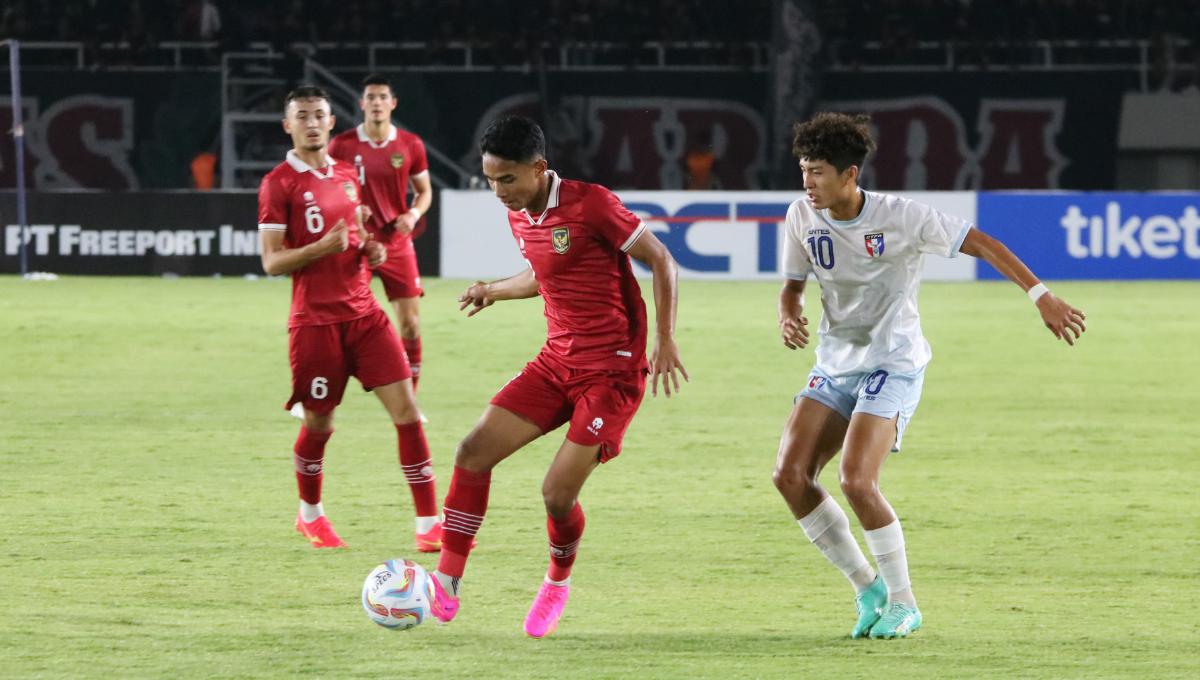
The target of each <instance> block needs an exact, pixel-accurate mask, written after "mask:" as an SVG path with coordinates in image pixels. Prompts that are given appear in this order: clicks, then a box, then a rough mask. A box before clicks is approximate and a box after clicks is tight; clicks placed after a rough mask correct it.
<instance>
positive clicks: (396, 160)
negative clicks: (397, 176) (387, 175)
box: [392, 153, 404, 170]
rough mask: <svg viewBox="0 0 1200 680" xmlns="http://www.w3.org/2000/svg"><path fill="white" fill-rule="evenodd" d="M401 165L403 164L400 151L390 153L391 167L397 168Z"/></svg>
mask: <svg viewBox="0 0 1200 680" xmlns="http://www.w3.org/2000/svg"><path fill="white" fill-rule="evenodd" d="M401 165H404V154H402V153H394V154H392V167H393V168H396V169H397V170H399V169H400V166H401Z"/></svg>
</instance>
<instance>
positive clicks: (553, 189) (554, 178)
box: [521, 170, 562, 227]
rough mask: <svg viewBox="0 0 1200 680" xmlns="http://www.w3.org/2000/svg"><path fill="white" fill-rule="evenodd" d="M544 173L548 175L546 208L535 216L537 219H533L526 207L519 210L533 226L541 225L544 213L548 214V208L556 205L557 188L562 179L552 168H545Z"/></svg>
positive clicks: (560, 184)
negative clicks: (548, 193)
mask: <svg viewBox="0 0 1200 680" xmlns="http://www.w3.org/2000/svg"><path fill="white" fill-rule="evenodd" d="M546 174H547V175H550V197H549V198H547V199H546V209H545V210H543V211H542V214H541V215H538V216H537V219H534V218H533V215H530V214H529V210H528V209H526V208H521V212H522V213H524V214H525V219H527V220H529V223H530V224H531V225H533V226H535V227H540V226H542V220H544V219H546V215H549V214H550V209H551V208H557V207H558V188H559V187H560V186H562V179H561V178H559V176H558V173H556V172H554V171H553V170H547V171H546Z"/></svg>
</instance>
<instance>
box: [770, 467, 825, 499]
mask: <svg viewBox="0 0 1200 680" xmlns="http://www.w3.org/2000/svg"><path fill="white" fill-rule="evenodd" d="M771 481H773V482H774V483H775V488H776V489H779V492H780V493H782V494H783V495H785V496H791V495H794V494H799V493H804V492H805V491H808V490H809V489H812V488H814V487H816V485H817V480H816V478H815V477H813V476H812V475H809V474H807V473H805V472H804V471H803V470H797V469H796V468H794V467H776V468H775V472H773V473H772V474H771Z"/></svg>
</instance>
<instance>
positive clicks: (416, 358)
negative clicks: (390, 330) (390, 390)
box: [400, 336, 421, 392]
mask: <svg viewBox="0 0 1200 680" xmlns="http://www.w3.org/2000/svg"><path fill="white" fill-rule="evenodd" d="M400 341H401V342H403V343H404V353H405V354H407V355H408V365H409V367H410V368H412V381H413V392H416V391H417V383H418V382H419V381H420V380H421V337H420V336H417V337H415V338H400Z"/></svg>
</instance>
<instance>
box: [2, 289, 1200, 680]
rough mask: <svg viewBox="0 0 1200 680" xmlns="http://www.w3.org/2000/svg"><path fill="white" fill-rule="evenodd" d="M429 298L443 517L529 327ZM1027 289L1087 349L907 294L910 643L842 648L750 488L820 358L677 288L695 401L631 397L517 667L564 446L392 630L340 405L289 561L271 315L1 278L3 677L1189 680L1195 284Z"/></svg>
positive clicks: (173, 295) (526, 348) (1199, 450)
mask: <svg viewBox="0 0 1200 680" xmlns="http://www.w3.org/2000/svg"><path fill="white" fill-rule="evenodd" d="M427 284H428V286H429V289H428V295H427V297H426V298H425V300H424V302H423V304H422V313H423V319H424V320H423V324H424V333H423V335H424V342H425V366H424V376H423V382H422V384H421V390H420V401H421V404H422V408H423V409H424V411H425V412H426V413H427V414H428V416H429V417H430V419H431V421H432V422H431V423H430V424H429V425H428V426H427V430H426V431H427V433H428V436H429V440H430V444H431V446H432V449H433V452H434V462H435V467H436V469H437V472H438V474H439V495H442V494H444V492H445V489H446V486H447V484H448V483H449V478H450V470H451V464H452V458H453V452H454V447H455V444H456V442H457V441H458V439H459V438H461V437H462V435H464V434H465V433H466V432H467V431H468V429H469V428H470V427H471V425H472V424H473V422H474V421H475V419H476V418H477V417H478V415H479V413H480V412H481V411H482V409H483V407H484V405H485V404H486V402H487V400H488V398H489V397H490V396H491V395H492V394H493V393H494V392H495V391H496V390H497V389H498V388H499V387H500V386H501V385H502V384H503V383H504V382H505V381H506V380H508V378H510V377H511V376H512V375H513V374H514V373H515V372H516V371H517V370H518V369H519V368H520V367H521V366H522V365H523V362H524V361H526V360H528V359H529V358H531V357H532V356H533V355H534V353H535V352H536V351H537V349H538V347H539V346H540V343H541V341H542V339H543V334H544V329H545V326H544V322H543V320H542V316H541V303H540V301H538V300H530V301H522V302H509V303H504V304H501V305H498V306H496V307H494V308H491V309H488V310H486V311H485V312H484V313H482V314H480V315H479V316H477V317H475V318H472V319H466V318H465V317H464V316H463V315H462V314H460V313H459V312H458V311H457V304H456V303H455V301H454V300H455V298H456V296H457V295H458V294H459V292H460V291H461V289H462V287H463V282H461V281H439V280H430V281H428V282H427ZM643 287H644V288H645V289H648V288H649V286H648V285H646V286H643ZM1053 287H1054V289H1055V290H1056V291H1057V292H1059V293H1060V294H1062V295H1063V297H1065V298H1067V299H1068V300H1069V301H1071V302H1072V303H1074V304H1075V305H1076V306H1079V307H1082V308H1084V309H1085V310H1086V311H1087V313H1088V325H1089V328H1090V330H1089V331H1088V333H1087V335H1086V336H1085V338H1084V339H1083V341H1082V342H1081V343H1080V344H1079V345H1078V346H1077V347H1075V348H1073V349H1072V348H1069V347H1067V346H1066V345H1065V344H1062V343H1059V342H1056V341H1055V340H1054V339H1053V338H1052V337H1051V336H1050V335H1049V333H1047V332H1046V331H1045V329H1043V328H1042V327H1041V324H1040V321H1039V318H1038V316H1037V314H1036V312H1035V310H1034V309H1033V307H1032V306H1031V305H1030V304H1029V301H1028V300H1027V299H1026V298H1025V296H1024V295H1022V294H1021V293H1020V291H1018V290H1017V289H1016V288H1014V287H1012V286H1010V285H1007V284H1003V285H1002V284H990V283H968V284H926V285H925V286H924V290H923V291H922V294H921V306H922V311H923V320H924V327H925V331H926V334H927V335H928V337H929V339H930V341H931V343H932V344H933V347H934V355H935V358H934V361H933V363H932V364H931V365H930V367H929V370H928V373H927V380H926V381H925V392H924V398H923V400H922V402H921V406H920V408H919V409H918V411H917V415H916V417H915V418H914V420H913V422H912V425H911V426H910V429H909V430H908V433H907V436H906V437H905V442H904V443H905V447H904V449H905V450H904V452H903V453H902V454H900V455H898V456H894V457H892V458H891V459H890V460H889V461H888V463H887V465H886V466H885V468H884V476H883V481H882V487H883V490H884V492H885V494H887V496H888V498H889V499H890V500H891V502H892V503H893V505H894V506H895V507H896V508H897V510H898V512H899V514H900V516H901V519H902V520H903V522H904V528H905V532H906V535H907V539H908V548H909V562H910V566H911V569H912V575H913V583H914V589H915V592H916V594H917V596H918V598H919V599H920V602H921V607H922V611H923V613H924V614H925V622H926V623H925V628H924V629H923V630H922V631H921V632H919V633H918V634H917V635H915V636H914V637H913V638H911V639H909V640H902V641H889V642H881V641H852V640H850V639H849V638H848V632H849V629H850V626H851V624H852V622H853V604H852V593H851V591H850V588H849V586H848V584H847V583H846V582H845V581H844V579H843V578H842V577H841V576H840V575H839V574H837V572H836V571H835V570H834V569H833V568H832V567H831V566H829V565H828V564H827V563H826V562H825V561H824V559H823V558H822V557H821V556H820V554H819V553H818V552H817V551H816V550H815V549H814V548H813V547H812V546H811V545H810V544H809V543H808V542H807V540H805V538H804V535H803V534H802V533H801V531H800V529H799V527H797V526H796V525H795V522H794V521H793V520H792V519H791V517H790V516H789V514H788V512H787V509H786V507H785V506H784V504H783V502H782V500H781V499H780V498H779V497H778V494H777V493H776V491H775V489H774V488H773V486H772V484H771V479H770V474H771V469H772V466H773V463H774V458H775V450H776V445H777V442H778V437H779V432H780V428H781V427H782V425H783V423H784V420H785V418H786V416H787V414H788V411H789V409H790V408H791V399H792V395H793V394H794V393H795V392H796V391H798V390H799V389H800V387H801V385H802V383H803V381H804V379H805V376H806V374H807V371H808V369H809V368H810V366H811V365H812V356H813V355H812V352H811V350H806V351H800V352H790V351H788V350H786V349H785V348H784V347H783V346H782V345H781V344H780V343H779V341H778V338H777V334H776V326H775V304H776V299H777V298H776V294H777V291H778V288H779V286H778V284H776V283H718V282H685V283H684V284H683V285H682V287H681V296H680V313H679V329H678V341H679V346H680V348H681V351H682V356H683V360H684V362H685V364H686V366H687V368H688V370H689V371H690V373H691V375H692V382H691V384H689V385H686V386H685V387H684V389H683V393H682V394H681V395H679V396H678V397H677V398H672V399H670V400H665V399H663V398H662V397H661V396H660V397H659V398H658V399H651V398H650V396H649V394H647V397H646V400H645V402H644V403H643V405H642V408H641V412H640V414H639V415H638V418H637V419H636V420H635V421H634V425H633V427H632V428H631V430H630V432H629V435H628V437H627V439H626V442H625V452H624V453H623V454H622V455H621V457H620V458H618V459H617V460H616V461H614V462H613V463H611V464H609V465H606V466H605V467H603V468H602V469H600V470H599V471H598V472H597V474H595V475H594V476H593V478H592V480H591V482H590V483H589V485H588V486H587V487H586V488H585V489H584V493H583V496H582V502H583V504H584V507H585V508H586V510H587V513H588V529H587V533H586V535H585V536H584V540H583V544H582V547H581V550H580V558H579V561H578V563H577V565H576V570H575V579H574V586H573V592H572V597H571V602H570V605H569V606H568V608H567V612H566V615H565V616H564V618H563V621H562V623H561V625H560V626H559V629H558V632H557V633H556V634H555V635H554V636H552V637H551V638H548V639H545V640H541V641H538V640H531V639H528V638H526V637H525V636H524V635H523V633H522V631H521V622H522V619H523V617H524V614H525V611H526V609H527V608H528V606H529V602H530V601H531V599H532V596H533V594H534V592H535V589H536V588H537V585H538V583H539V582H540V579H541V577H542V573H543V570H544V567H545V564H546V561H547V558H546V546H545V530H544V514H543V510H542V506H541V499H540V493H539V489H540V483H541V476H542V474H543V472H544V470H545V468H546V465H547V463H548V458H549V456H550V455H551V454H552V453H553V451H554V450H555V448H556V447H557V445H558V443H559V442H560V440H561V437H562V433H561V432H558V433H554V434H551V435H549V436H547V437H545V438H544V439H543V440H541V441H539V442H536V443H535V444H533V445H531V446H529V447H528V448H527V449H526V450H524V451H522V452H520V453H519V454H518V455H516V456H514V457H513V458H511V459H510V460H508V461H507V462H505V463H504V464H502V465H501V466H500V467H499V468H498V469H497V471H496V473H495V482H494V486H493V489H492V500H491V507H490V510H489V512H488V516H487V520H486V522H485V523H484V526H483V529H482V531H481V533H480V535H479V540H480V545H479V548H478V549H477V551H476V552H475V553H474V554H473V555H472V558H471V562H470V564H469V566H468V568H467V575H466V579H465V581H464V591H463V594H464V599H463V602H464V604H463V609H462V612H461V613H460V615H459V617H458V619H457V620H456V621H455V622H454V623H453V624H452V625H450V626H446V627H439V626H435V625H432V624H430V625H425V626H422V627H419V628H417V629H415V630H413V631H409V632H392V631H388V630H384V629H382V628H379V627H377V626H375V625H374V624H372V623H370V621H368V619H367V617H366V616H365V615H364V613H363V611H362V608H361V606H360V604H359V589H360V587H361V584H362V580H363V578H364V577H365V576H366V574H367V572H368V571H370V569H371V568H372V567H373V566H375V565H376V564H377V563H379V562H380V561H382V560H384V559H385V558H389V557H397V556H402V557H415V558H416V559H418V560H420V561H421V562H422V563H424V564H426V565H432V564H433V563H434V561H433V559H431V558H430V557H429V556H417V555H416V554H415V553H414V551H413V548H412V533H411V532H412V520H411V515H412V511H411V500H410V498H409V494H408V489H407V487H406V486H405V484H404V482H403V477H402V475H401V474H400V470H399V468H398V465H397V462H396V453H395V433H394V431H393V429H392V427H391V426H390V425H389V424H388V422H387V419H386V416H385V415H384V413H383V411H382V409H381V407H380V406H379V405H378V403H377V402H376V400H375V399H374V398H373V397H372V396H370V395H367V394H364V393H363V392H362V391H361V390H359V389H358V388H357V386H356V385H353V384H352V386H351V388H350V389H349V390H348V392H347V396H346V399H345V401H344V403H343V405H342V407H341V409H340V410H339V412H338V417H337V422H336V427H337V433H336V434H335V435H334V437H333V439H332V441H331V443H330V446H329V449H328V457H327V467H326V482H325V484H326V486H325V504H326V509H327V511H328V512H329V514H330V517H331V519H332V520H333V521H334V523H335V525H336V526H337V527H338V530H339V531H340V532H341V534H342V537H343V538H344V539H345V540H346V541H347V542H348V543H349V545H350V546H351V548H350V549H349V550H345V551H328V552H327V551H314V550H312V549H311V548H309V547H308V544H307V542H306V541H305V540H304V539H303V538H302V537H300V536H299V535H298V534H296V533H295V531H294V530H293V529H292V520H293V518H294V515H295V512H296V491H295V482H294V479H293V475H292V467H291V445H292V442H293V440H294V438H295V434H296V429H297V422H296V421H295V420H293V419H291V418H290V417H288V415H287V414H286V413H285V412H284V411H283V410H281V405H282V403H283V401H284V399H285V397H286V396H287V391H288V384H289V378H288V375H289V374H288V366H287V359H286V331H285V327H284V326H285V317H286V311H287V306H288V299H289V295H290V286H289V284H288V283H287V282H286V281H284V280H259V281H245V280H240V279H223V280H214V279H180V280H160V279H144V278H126V279H104V278H66V279H63V280H60V281H57V282H25V281H21V280H19V279H16V278H14V277H3V278H0V362H2V364H0V365H2V370H0V433H2V434H0V462H2V463H3V467H2V469H3V472H4V476H3V482H2V483H0V503H2V507H3V520H4V529H3V531H2V532H0V612H3V614H2V615H0V676H4V677H45V678H66V677H104V678H134V677H176V678H182V677H187V678H193V677H206V678H237V677H280V678H294V677H314V678H316V677H320V678H347V677H364V678H378V677H410V678H453V677H472V678H552V677H553V678H560V677H561V678H593V677H594V678H702V677H703V678H707V677H713V678H723V679H727V678H775V677H779V678H783V677H787V678H797V677H806V678H876V677H913V678H941V677H946V678H975V677H997V678H1012V677H1042V678H1097V677H1131V678H1132V677H1144V678H1168V677H1189V676H1190V677H1200V662H1198V660H1197V655H1196V650H1197V649H1198V647H1197V645H1198V644H1200V643H1198V639H1200V627H1198V625H1197V620H1198V618H1200V606H1198V596H1197V592H1198V589H1197V581H1196V576H1195V574H1196V564H1197V560H1198V559H1200V550H1198V547H1200V512H1198V509H1200V500H1198V498H1200V496H1198V495H1197V491H1196V485H1197V481H1198V479H1200V455H1198V454H1200V444H1198V442H1200V417H1197V415H1196V412H1197V407H1198V406H1200V359H1198V358H1197V355H1198V350H1200V346H1198V344H1197V340H1198V338H1200V320H1198V318H1197V310H1198V308H1197V300H1200V284H1197V283H1157V282H1156V283H1090V284H1084V283H1074V284H1068V283H1061V284H1057V285H1054V286H1053ZM814 288H815V287H814ZM808 297H809V300H810V301H811V304H812V306H813V313H812V314H810V318H814V322H815V317H816V316H817V313H816V302H815V300H816V295H815V290H810V292H809V296H808ZM824 481H825V482H826V486H828V487H830V488H831V489H834V491H835V495H837V496H838V497H839V498H840V493H837V492H836V487H837V484H836V471H835V469H833V468H831V469H828V470H826V475H825V477H824ZM855 532H856V534H857V535H859V537H860V540H861V532H860V531H859V529H858V526H857V524H855Z"/></svg>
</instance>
